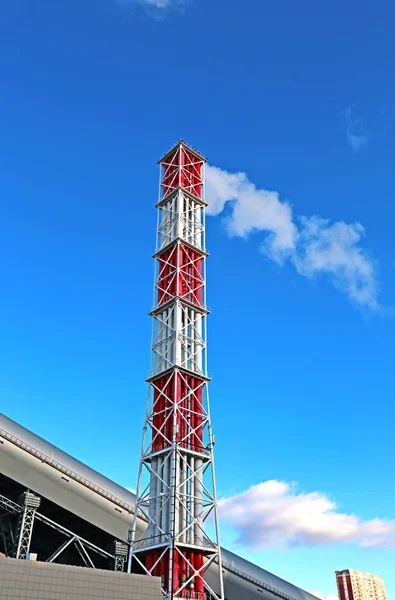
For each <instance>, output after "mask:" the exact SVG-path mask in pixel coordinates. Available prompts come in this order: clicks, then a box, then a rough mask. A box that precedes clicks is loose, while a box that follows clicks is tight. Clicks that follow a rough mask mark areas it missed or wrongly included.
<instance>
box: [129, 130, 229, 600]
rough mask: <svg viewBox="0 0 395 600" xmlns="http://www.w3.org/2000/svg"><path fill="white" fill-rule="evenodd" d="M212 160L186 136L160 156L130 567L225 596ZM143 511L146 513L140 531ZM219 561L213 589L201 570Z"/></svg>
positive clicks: (201, 595)
mask: <svg viewBox="0 0 395 600" xmlns="http://www.w3.org/2000/svg"><path fill="white" fill-rule="evenodd" d="M205 161H206V159H205V158H204V157H203V156H202V155H201V154H200V153H199V152H197V151H196V150H194V149H193V148H191V147H190V146H187V145H186V144H185V142H183V141H180V142H179V143H178V144H176V146H175V147H174V148H172V149H171V150H170V151H169V152H168V153H167V154H166V155H165V156H164V157H163V158H162V159H161V160H160V161H159V164H160V166H161V176H160V194H159V201H158V204H157V208H158V228H157V244H156V253H155V255H154V258H155V262H156V267H155V294H154V308H153V309H152V311H151V313H150V314H151V316H152V319H153V335H152V361H151V374H150V378H149V379H148V384H149V392H148V399H147V410H146V421H145V426H144V435H143V444H142V453H141V459H140V469H139V477H138V485H137V501H136V510H135V517H134V524H133V527H132V536H131V538H132V540H131V541H132V543H131V551H130V555H129V562H128V571H131V568H132V562H133V560H135V561H137V563H138V565H139V567H140V568H142V569H143V570H144V572H145V573H147V574H149V575H154V576H155V575H157V576H160V577H161V578H162V593H163V596H164V597H165V598H166V599H167V600H171V599H173V598H174V599H175V598H193V599H194V600H207V599H208V598H209V597H210V598H212V599H213V600H223V598H224V595H223V581H222V569H221V567H220V565H221V550H220V545H219V529H218V517H217V501H216V492H215V476H214V458H213V445H214V444H213V436H212V434H211V425H210V410H209V398H208V389H207V388H208V381H209V379H208V376H207V355H206V341H205V340H206V317H207V315H208V310H207V308H206V294H205V260H206V256H207V253H206V250H205V208H206V202H205V199H204V191H203V185H204V163H205ZM138 514H142V515H144V516H145V518H146V519H147V522H148V527H147V531H146V533H145V537H144V538H143V539H140V540H137V539H136V521H137V515H138ZM209 515H213V516H214V531H215V534H214V537H210V536H209V535H208V534H207V532H206V531H205V521H206V519H207V518H208V516H209ZM212 563H216V564H217V565H218V581H217V585H216V586H215V589H212V588H211V587H210V586H209V585H208V583H207V582H206V581H205V576H204V574H205V570H206V569H207V567H208V566H209V565H210V564H212Z"/></svg>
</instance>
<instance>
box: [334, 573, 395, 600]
mask: <svg viewBox="0 0 395 600" xmlns="http://www.w3.org/2000/svg"><path fill="white" fill-rule="evenodd" d="M336 582H337V590H338V594H339V600H387V595H386V593H385V587H384V581H383V580H382V579H381V577H379V576H378V575H373V574H372V573H363V572H362V571H355V570H354V569H345V570H344V571H336Z"/></svg>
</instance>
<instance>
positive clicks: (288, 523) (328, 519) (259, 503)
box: [219, 480, 395, 599]
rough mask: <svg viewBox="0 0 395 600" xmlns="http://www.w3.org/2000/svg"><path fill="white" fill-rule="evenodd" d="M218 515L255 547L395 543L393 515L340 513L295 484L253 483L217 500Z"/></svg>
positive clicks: (237, 538) (239, 542) (240, 542)
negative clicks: (388, 517) (364, 516)
mask: <svg viewBox="0 0 395 600" xmlns="http://www.w3.org/2000/svg"><path fill="white" fill-rule="evenodd" d="M219 514H220V518H221V522H222V523H223V524H224V525H226V526H227V529H228V530H230V531H231V532H233V534H234V544H235V545H236V546H242V547H244V548H249V549H254V550H264V549H268V548H271V549H274V548H277V549H290V548H294V547H298V546H331V545H335V544H348V543H354V544H357V545H359V546H361V547H364V548H379V547H391V548H394V547H395V519H394V520H384V519H372V520H368V521H364V520H362V519H360V518H358V517H357V516H355V515H352V514H346V513H342V512H340V511H339V510H338V507H337V505H336V503H335V502H334V501H333V500H331V499H330V498H329V497H328V496H326V495H325V494H323V493H321V492H310V493H304V492H298V490H297V486H296V484H294V483H293V484H289V483H286V482H283V481H276V480H271V481H265V482H263V483H260V484H258V485H254V486H252V487H250V488H249V489H248V490H247V491H245V492H243V493H241V494H237V495H234V496H232V497H230V498H226V499H223V500H220V502H219ZM329 599H330V597H329Z"/></svg>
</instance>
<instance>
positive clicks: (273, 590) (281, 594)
mask: <svg viewBox="0 0 395 600" xmlns="http://www.w3.org/2000/svg"><path fill="white" fill-rule="evenodd" d="M222 566H223V567H224V568H225V569H227V571H230V572H231V573H234V574H235V575H238V576H239V577H242V578H243V579H245V580H246V581H250V582H251V583H254V584H255V585H257V586H258V587H260V588H262V589H264V590H267V591H268V592H271V593H272V594H274V595H275V596H278V597H279V598H283V599H284V600H296V598H295V597H294V596H290V595H289V594H286V593H285V592H283V591H281V590H279V589H277V588H275V587H273V586H272V585H269V584H268V583H265V582H264V581H262V580H260V579H256V577H252V575H248V573H245V572H244V571H240V569H236V567H233V566H232V565H230V564H229V563H227V562H224V561H222Z"/></svg>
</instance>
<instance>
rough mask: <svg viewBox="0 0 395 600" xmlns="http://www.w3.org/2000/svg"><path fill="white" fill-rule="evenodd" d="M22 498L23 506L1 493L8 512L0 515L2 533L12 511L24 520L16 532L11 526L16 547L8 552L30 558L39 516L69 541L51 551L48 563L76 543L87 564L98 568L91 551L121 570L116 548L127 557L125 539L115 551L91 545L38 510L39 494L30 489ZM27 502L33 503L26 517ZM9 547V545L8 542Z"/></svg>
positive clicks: (117, 545) (4, 507) (10, 554)
mask: <svg viewBox="0 0 395 600" xmlns="http://www.w3.org/2000/svg"><path fill="white" fill-rule="evenodd" d="M32 496H34V498H32ZM26 498H27V499H26ZM22 501H23V502H24V505H23V504H17V503H16V502H13V501H12V500H10V499H9V498H7V497H6V496H2V495H0V508H1V509H3V510H4V511H5V514H3V515H2V516H1V517H0V533H2V531H3V530H4V519H6V518H7V517H9V515H12V514H13V515H18V523H21V524H20V525H17V531H16V534H15V535H13V532H12V528H11V536H12V537H13V539H14V546H13V549H12V550H10V551H9V556H12V557H15V558H27V555H28V553H29V549H30V542H31V533H32V530H33V525H34V520H35V519H36V520H37V521H41V522H42V523H44V524H45V525H47V526H48V527H51V528H52V529H55V530H56V531H58V532H59V533H61V534H62V535H64V536H65V537H66V540H65V541H64V542H63V543H62V544H61V545H60V546H59V547H58V548H57V549H56V550H55V551H54V552H53V553H52V554H51V556H49V557H48V558H47V559H46V561H45V562H54V561H55V560H56V559H57V558H58V557H59V556H60V555H61V554H62V552H63V551H64V550H65V549H66V548H68V547H69V546H70V545H71V544H73V545H74V546H75V548H76V549H77V551H78V553H79V555H80V557H81V559H82V561H83V563H84V565H85V566H86V567H89V568H95V565H94V563H93V560H92V558H91V556H90V555H89V553H88V550H89V551H90V552H93V553H95V554H98V555H99V556H102V557H104V558H108V559H109V560H110V561H111V562H112V563H113V564H114V568H115V570H120V569H119V567H120V560H118V557H117V550H118V553H119V554H123V557H124V556H125V553H127V549H126V548H127V547H126V545H125V544H123V543H122V542H118V541H116V545H115V547H114V550H115V551H114V553H111V552H108V551H106V550H103V548H99V547H98V546H96V545H95V544H92V543H91V542H89V541H88V540H85V539H84V538H82V537H81V536H79V535H77V534H75V533H73V532H72V531H70V530H69V529H66V528H65V527H63V526H62V525H60V524H59V523H56V522H55V521H53V520H52V519H49V518H48V517H46V516H44V515H42V514H40V513H39V512H37V508H38V506H39V504H40V502H39V501H40V498H39V497H38V496H35V495H34V494H31V493H30V492H25V494H23V495H22ZM26 503H29V504H30V506H29V507H28V511H29V513H28V514H29V517H28V518H27V517H26V513H27V510H26V509H27V507H26ZM33 503H35V505H36V508H33V510H34V514H33V515H32V516H30V511H31V510H32V506H31V505H32V504H33ZM27 540H28V543H27ZM15 541H16V543H15ZM3 542H4V544H5V541H4V537H3ZM121 546H122V547H123V548H124V549H123V550H121ZM7 547H8V548H10V546H9V544H8V546H7ZM124 562H125V559H124V558H123V563H122V565H124Z"/></svg>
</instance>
